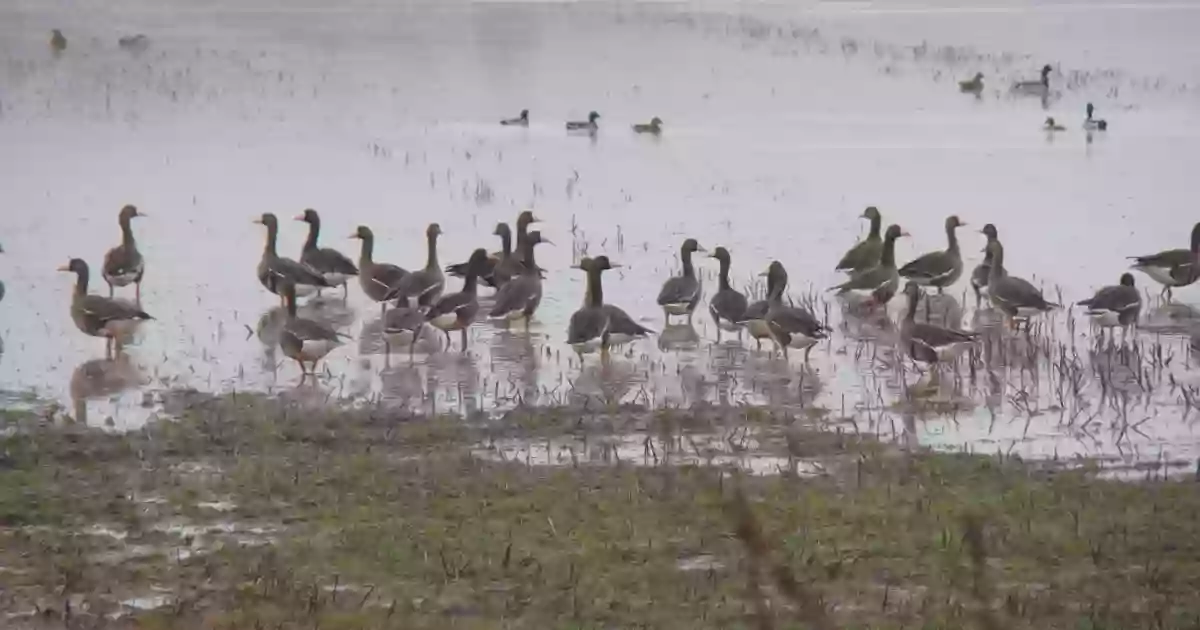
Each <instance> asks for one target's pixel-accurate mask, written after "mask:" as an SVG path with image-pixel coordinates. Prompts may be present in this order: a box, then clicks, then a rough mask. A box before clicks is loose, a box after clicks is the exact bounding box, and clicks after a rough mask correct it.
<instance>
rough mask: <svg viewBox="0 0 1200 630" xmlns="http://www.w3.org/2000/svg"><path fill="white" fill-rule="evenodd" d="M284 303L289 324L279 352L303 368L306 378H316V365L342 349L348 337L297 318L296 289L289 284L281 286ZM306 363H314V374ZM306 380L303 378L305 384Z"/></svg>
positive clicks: (283, 335) (283, 333)
mask: <svg viewBox="0 0 1200 630" xmlns="http://www.w3.org/2000/svg"><path fill="white" fill-rule="evenodd" d="M280 290H281V294H282V295H283V303H284V305H285V306H286V307H287V321H286V322H285V323H284V325H283V329H282V330H280V332H279V348H280V349H281V350H283V354H284V356H286V357H288V358H289V359H293V360H295V361H296V363H299V364H300V372H301V374H303V375H304V376H308V375H309V374H312V375H313V376H314V377H316V375H317V363H319V362H320V361H321V359H324V358H325V356H326V355H328V354H329V353H330V352H333V350H334V349H335V348H337V347H338V346H340V345H342V343H343V342H342V339H344V338H346V336H345V335H343V334H341V333H339V332H337V331H336V330H334V329H333V328H331V327H329V326H327V325H325V324H323V323H321V322H317V321H313V320H311V319H307V318H304V317H298V316H297V315H296V285H295V284H293V283H292V282H291V281H290V280H287V279H285V280H283V281H282V282H281V287H280ZM305 363H312V370H311V372H310V371H309V370H308V368H307V367H306V366H305ZM304 376H302V377H301V380H303V378H304Z"/></svg>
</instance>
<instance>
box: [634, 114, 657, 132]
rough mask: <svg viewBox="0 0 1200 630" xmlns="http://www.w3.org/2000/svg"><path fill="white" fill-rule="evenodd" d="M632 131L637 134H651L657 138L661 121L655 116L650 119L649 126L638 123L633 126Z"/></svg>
mask: <svg viewBox="0 0 1200 630" xmlns="http://www.w3.org/2000/svg"><path fill="white" fill-rule="evenodd" d="M633 130H634V131H635V132H637V133H652V134H654V135H656V136H657V135H659V134H661V133H662V119H661V118H659V117H658V116H655V117H654V118H651V119H650V123H649V124H644V123H638V124H636V125H634V126H633Z"/></svg>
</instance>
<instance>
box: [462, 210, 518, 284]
mask: <svg viewBox="0 0 1200 630" xmlns="http://www.w3.org/2000/svg"><path fill="white" fill-rule="evenodd" d="M540 222H541V219H538V218H537V217H535V216H534V215H533V211H532V210H525V211H523V212H521V214H520V215H518V216H517V238H516V243H515V245H513V246H512V250H511V253H510V252H509V250H508V245H505V243H507V242H510V237H509V236H507V235H508V234H509V233H510V232H509V229H508V226H507V225H504V224H503V223H500V224H498V225H497V226H496V231H495V232H493V233H494V234H496V235H497V236H499V237H500V241H501V245H502V246H503V247H504V248H503V249H502V250H501V251H500V252H493V253H491V254H490V255H489V256H488V258H489V259H495V262H494V263H491V262H489V263H488V264H487V266H486V267H485V269H484V274H483V275H482V276H480V279H481V280H483V281H484V283H485V284H488V285H489V286H491V287H494V288H496V289H499V288H500V287H502V286H504V283H505V282H508V281H509V280H510V279H512V278H513V277H514V276H516V275H518V274H520V273H521V269H522V265H521V252H522V251H524V245H523V243H524V242H525V239H526V238H527V237H528V236H529V226H530V225H531V224H534V223H540ZM501 225H504V227H503V230H502V229H501V227H500V226H501ZM506 254H508V255H506ZM539 271H541V270H539ZM446 272H447V273H449V274H450V275H452V276H455V277H458V278H462V277H464V276H466V275H467V263H466V262H461V263H456V264H453V265H450V266H449V267H447V268H446Z"/></svg>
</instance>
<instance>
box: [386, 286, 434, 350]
mask: <svg viewBox="0 0 1200 630" xmlns="http://www.w3.org/2000/svg"><path fill="white" fill-rule="evenodd" d="M428 295H429V294H425V295H424V296H422V299H428ZM428 309H429V305H428V303H423V302H421V301H418V303H417V305H416V306H411V305H410V303H409V299H408V296H407V295H404V294H400V295H397V296H396V304H395V305H394V306H393V307H392V308H390V309H388V310H387V312H386V313H385V314H384V316H383V342H384V344H385V346H386V351H387V353H388V354H391V353H392V346H408V356H409V357H410V358H411V357H412V356H413V354H415V352H416V347H417V341H419V340H420V339H421V331H423V330H424V329H425V311H427V310H428Z"/></svg>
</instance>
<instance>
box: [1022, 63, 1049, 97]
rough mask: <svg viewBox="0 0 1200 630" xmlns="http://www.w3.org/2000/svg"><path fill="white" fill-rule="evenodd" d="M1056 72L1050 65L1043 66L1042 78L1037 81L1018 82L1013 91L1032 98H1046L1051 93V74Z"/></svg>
mask: <svg viewBox="0 0 1200 630" xmlns="http://www.w3.org/2000/svg"><path fill="white" fill-rule="evenodd" d="M1052 70H1054V69H1053V68H1051V67H1050V64H1046V65H1044V66H1042V78H1040V79H1037V80H1026V81H1017V82H1016V83H1013V86H1012V91H1013V92H1017V93H1020V94H1028V95H1031V96H1046V95H1048V94H1049V93H1050V72H1051V71H1052Z"/></svg>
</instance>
